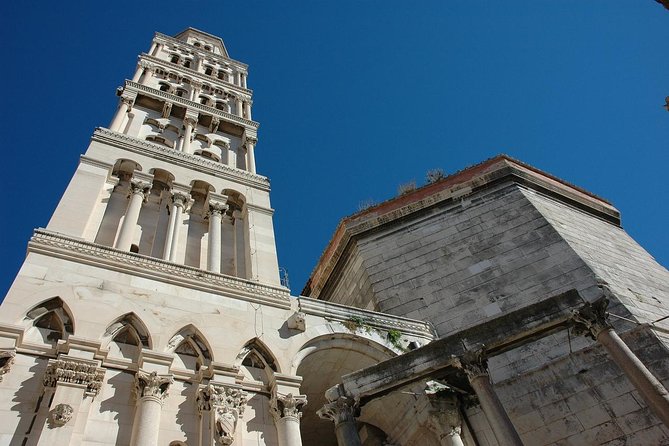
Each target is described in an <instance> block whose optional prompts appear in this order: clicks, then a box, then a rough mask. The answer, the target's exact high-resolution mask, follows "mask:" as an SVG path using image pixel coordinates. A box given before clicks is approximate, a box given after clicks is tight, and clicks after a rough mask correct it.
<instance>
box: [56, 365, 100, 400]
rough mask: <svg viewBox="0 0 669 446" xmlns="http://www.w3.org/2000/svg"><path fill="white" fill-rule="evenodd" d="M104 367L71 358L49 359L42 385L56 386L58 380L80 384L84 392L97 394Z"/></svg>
mask: <svg viewBox="0 0 669 446" xmlns="http://www.w3.org/2000/svg"><path fill="white" fill-rule="evenodd" d="M104 376H105V369H103V368H100V367H98V366H97V364H95V363H91V362H85V361H76V360H72V359H51V360H49V363H48V364H47V367H46V372H45V374H44V387H56V385H57V384H58V383H60V382H64V383H71V384H82V385H85V386H86V393H88V394H90V395H93V396H95V395H97V394H98V393H99V392H100V387H102V380H103V379H104Z"/></svg>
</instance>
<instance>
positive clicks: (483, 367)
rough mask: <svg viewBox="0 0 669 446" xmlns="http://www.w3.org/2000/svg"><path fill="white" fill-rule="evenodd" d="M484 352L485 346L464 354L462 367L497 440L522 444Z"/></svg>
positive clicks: (513, 444) (501, 442)
mask: <svg viewBox="0 0 669 446" xmlns="http://www.w3.org/2000/svg"><path fill="white" fill-rule="evenodd" d="M483 352H484V350H483V348H480V349H478V350H472V351H469V352H467V353H466V354H465V355H463V357H462V358H460V363H461V364H462V368H463V370H464V371H465V373H466V374H467V378H468V379H469V384H470V385H471V386H472V388H473V389H474V392H476V396H477V397H478V399H479V403H480V404H481V408H482V409H483V413H484V414H485V417H486V418H487V420H488V423H489V424H490V427H491V428H492V431H493V433H494V434H495V437H496V438H497V442H498V443H499V444H503V445H505V446H522V445H523V442H522V441H521V440H520V436H519V435H518V432H516V428H515V427H514V426H513V423H511V419H509V415H507V413H506V411H505V410H504V406H503V405H502V402H501V401H500V400H499V398H498V397H497V394H496V393H495V389H494V388H493V386H492V383H491V382H490V375H489V374H488V364H487V360H486V358H485V356H484V355H483Z"/></svg>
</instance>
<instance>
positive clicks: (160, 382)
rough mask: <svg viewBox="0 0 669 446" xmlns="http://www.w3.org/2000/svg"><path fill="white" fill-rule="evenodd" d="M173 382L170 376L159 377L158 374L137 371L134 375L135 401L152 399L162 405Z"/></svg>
mask: <svg viewBox="0 0 669 446" xmlns="http://www.w3.org/2000/svg"><path fill="white" fill-rule="evenodd" d="M173 382H174V378H173V377H172V375H159V374H158V372H145V371H143V370H138V371H137V374H136V375H135V396H136V397H137V399H141V398H146V397H153V398H156V399H158V400H159V401H160V402H161V404H162V403H163V401H165V398H167V395H168V391H169V388H170V385H172V383H173Z"/></svg>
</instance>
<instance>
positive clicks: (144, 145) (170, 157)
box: [92, 127, 270, 192]
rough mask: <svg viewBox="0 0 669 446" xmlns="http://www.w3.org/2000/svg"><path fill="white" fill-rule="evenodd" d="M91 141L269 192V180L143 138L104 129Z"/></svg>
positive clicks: (96, 130)
mask: <svg viewBox="0 0 669 446" xmlns="http://www.w3.org/2000/svg"><path fill="white" fill-rule="evenodd" d="M92 140H93V141H99V142H101V143H104V144H109V145H111V146H114V147H118V148H120V149H124V150H128V151H131V152H135V153H139V154H141V155H146V156H149V157H151V158H155V159H159V160H163V161H168V162H172V163H174V164H178V165H180V166H184V167H187V168H190V169H193V170H196V171H199V172H202V173H205V174H208V175H213V176H216V177H219V178H223V179H226V180H230V181H233V182H236V183H239V184H243V185H245V186H249V187H253V188H255V189H259V190H263V191H268V192H269V190H270V184H269V179H268V178H267V177H264V176H262V175H257V174H254V173H251V172H249V171H247V170H242V169H235V168H232V167H230V166H227V165H225V164H221V163H218V162H215V161H211V160H208V159H206V158H203V157H201V156H197V155H193V154H189V153H185V152H181V151H179V150H176V149H171V148H169V147H166V146H163V145H160V144H154V143H151V142H148V141H145V140H143V139H139V138H135V137H133V136H128V135H126V134H123V133H118V132H114V131H112V130H109V129H106V128H102V127H98V128H96V129H95V132H94V133H93V137H92Z"/></svg>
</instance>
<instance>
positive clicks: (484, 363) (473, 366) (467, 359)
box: [460, 345, 489, 380]
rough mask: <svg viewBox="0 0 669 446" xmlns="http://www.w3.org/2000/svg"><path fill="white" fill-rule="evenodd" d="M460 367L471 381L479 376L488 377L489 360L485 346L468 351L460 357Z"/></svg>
mask: <svg viewBox="0 0 669 446" xmlns="http://www.w3.org/2000/svg"><path fill="white" fill-rule="evenodd" d="M460 365H461V367H462V370H464V372H465V374H466V375H467V378H469V379H470V380H471V379H473V378H476V377H479V376H488V375H489V372H488V358H486V356H485V346H484V345H481V346H479V347H478V348H475V349H471V350H467V351H466V352H465V353H464V354H463V355H462V356H461V357H460Z"/></svg>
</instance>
